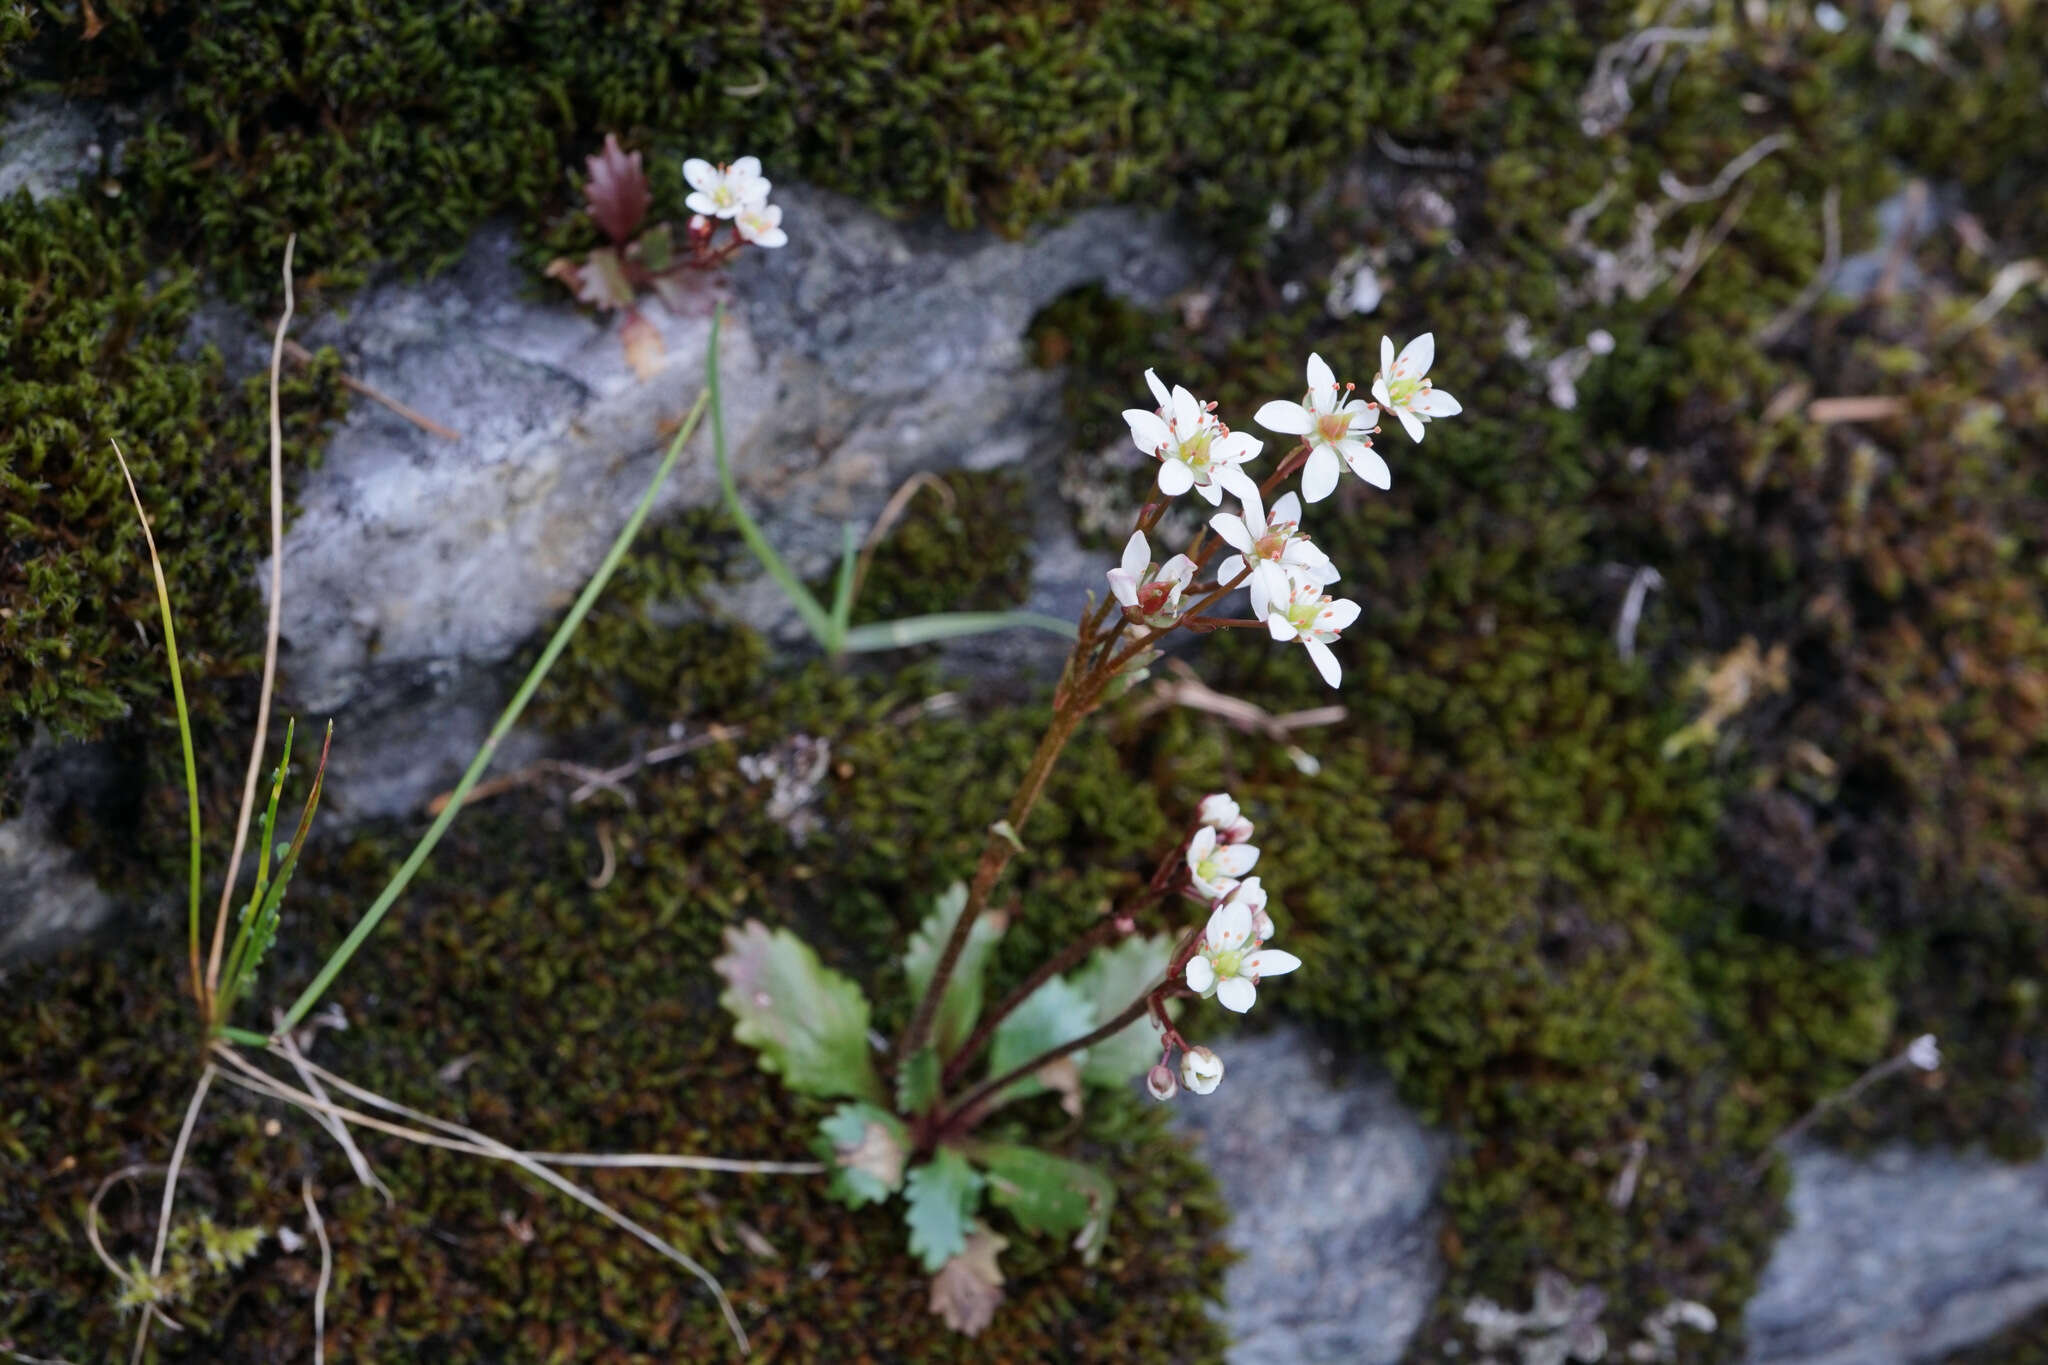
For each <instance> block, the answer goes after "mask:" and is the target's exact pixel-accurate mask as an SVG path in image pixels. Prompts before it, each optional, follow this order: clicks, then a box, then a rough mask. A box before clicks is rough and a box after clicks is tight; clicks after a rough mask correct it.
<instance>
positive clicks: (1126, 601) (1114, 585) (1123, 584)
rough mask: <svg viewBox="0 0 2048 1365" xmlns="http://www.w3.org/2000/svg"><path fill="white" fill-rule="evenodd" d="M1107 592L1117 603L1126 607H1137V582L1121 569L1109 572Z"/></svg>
mask: <svg viewBox="0 0 2048 1365" xmlns="http://www.w3.org/2000/svg"><path fill="white" fill-rule="evenodd" d="M1109 591H1110V595H1111V596H1113V597H1115V598H1116V600H1117V602H1118V603H1119V604H1121V605H1123V606H1126V607H1135V606H1137V605H1138V580H1137V579H1136V578H1134V577H1133V576H1131V575H1130V574H1128V573H1125V572H1124V571H1123V570H1122V569H1111V570H1110V571H1109Z"/></svg>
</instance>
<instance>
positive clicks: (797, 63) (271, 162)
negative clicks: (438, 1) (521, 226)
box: [31, 0, 1492, 294]
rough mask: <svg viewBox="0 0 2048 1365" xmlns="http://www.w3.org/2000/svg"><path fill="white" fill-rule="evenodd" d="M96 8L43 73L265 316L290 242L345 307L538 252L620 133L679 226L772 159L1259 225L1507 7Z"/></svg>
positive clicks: (320, 1)
mask: <svg viewBox="0 0 2048 1365" xmlns="http://www.w3.org/2000/svg"><path fill="white" fill-rule="evenodd" d="M95 8H96V9H97V11H98V12H99V14H100V15H101V16H102V17H103V18H104V19H105V20H106V28H105V31H103V32H101V33H100V34H98V36H96V37H94V38H92V39H91V40H89V41H82V40H81V38H80V35H79V34H78V32H77V30H76V29H75V28H74V27H73V24H75V23H76V17H75V16H72V17H69V18H68V19H67V20H65V21H57V20H52V21H51V22H49V23H48V24H47V25H46V26H45V31H44V34H43V36H42V39H41V40H40V41H39V42H38V43H37V44H35V45H34V46H33V47H32V48H31V61H32V62H33V63H34V64H35V66H36V67H38V68H40V71H41V74H43V75H44V76H45V77H46V78H51V79H56V80H59V81H61V82H62V83H63V85H64V86H65V87H67V88H68V89H70V90H73V91H76V92H79V93H83V94H105V95H111V96H115V97H117V98H130V97H136V96H141V97H145V98H147V99H149V100H150V101H152V102H153V103H154V104H155V105H156V107H155V108H154V109H153V110H152V116H151V118H150V119H149V121H148V124H147V126H146V130H145V131H144V133H143V134H142V135H141V136H140V137H139V138H138V139H136V140H135V141H134V142H132V143H131V144H129V147H128V149H127V152H126V159H127V167H128V169H127V171H126V172H125V175H124V182H125V184H126V186H127V194H128V198H129V199H130V200H132V201H133V202H135V203H137V204H139V205H141V206H142V207H143V211H144V212H145V213H146V214H147V215H148V216H149V218H150V220H151V222H152V223H154V224H158V225H161V226H162V228H163V229H164V231H165V232H166V233H167V234H168V235H170V236H171V237H173V238H174V239H176V240H180V241H189V242H193V243H195V244H199V245H203V247H204V248H205V249H206V251H207V252H208V254H209V256H210V259H211V263H212V264H213V266H214V268H215V270H216V272H217V273H218V275H219V276H220V277H221V278H223V279H224V280H225V281H226V282H227V283H229V284H230V286H231V287H232V288H233V289H234V290H235V291H236V292H238V293H242V294H248V293H252V292H256V291H259V290H267V289H269V288H270V287H272V286H271V284H270V281H269V279H268V276H267V274H266V271H267V269H268V267H266V266H262V265H261V264H260V263H262V262H267V261H270V260H273V259H275V257H276V255H277V253H278V250H279V248H280V247H281V246H282V241H283V236H284V234H285V233H286V232H287V231H292V230H296V231H297V232H298V233H299V234H300V250H301V254H302V257H303V259H304V260H305V261H306V262H307V264H308V266H309V268H310V269H312V270H315V271H318V272H321V278H323V279H324V280H325V281H326V282H329V283H339V282H343V281H346V280H352V279H355V278H358V277H359V276H360V274H361V272H362V271H363V269H364V268H365V267H367V266H368V265H369V264H370V263H372V262H373V261H376V260H388V259H396V260H399V261H402V262H405V263H407V264H412V265H421V264H427V263H431V262H434V261H438V260H445V259H446V258H447V257H448V256H449V255H450V254H452V253H453V252H455V251H457V250H459V249H460V247H461V245H462V243H463V241H464V239H465V238H466V237H467V235H468V233H469V232H470V230H471V229H472V228H473V227H475V225H476V224H477V223H479V222H481V221H482V220H483V219H485V218H486V217H489V216H491V215H493V214H499V213H508V212H509V213H511V214H513V215H515V216H516V217H517V218H518V219H519V220H520V221H522V222H524V223H527V224H529V225H531V226H535V227H539V226H540V225H541V224H542V223H543V222H544V221H545V220H546V219H548V218H549V217H550V216H553V215H559V214H562V213H564V212H565V211H567V210H569V209H570V208H571V207H572V206H573V188H572V185H571V182H570V179H569V178H568V177H567V176H565V175H564V173H563V171H564V167H565V165H569V164H572V159H573V158H575V157H579V156H581V155H584V154H587V153H588V152H590V151H591V150H593V149H594V148H595V147H596V146H597V145H598V143H599V142H600V141H601V140H602V138H603V135H604V134H605V133H607V132H616V133H619V134H620V135H621V136H622V137H624V138H626V139H628V140H629V141H631V142H633V143H635V144H637V145H639V146H642V147H644V148H647V149H650V150H652V151H653V152H654V153H655V155H653V156H651V157H650V158H649V163H650V168H651V169H652V170H653V171H654V172H655V176H656V190H657V200H656V204H657V208H658V209H660V210H662V211H665V212H671V213H673V212H675V211H677V210H678V209H679V208H680V198H681V180H680V172H679V159H680V157H682V156H684V155H691V154H696V155H709V156H731V155H734V154H737V153H740V152H751V153H753V154H755V155H758V156H761V157H762V158H763V159H764V160H765V161H766V163H767V165H768V168H769V172H770V174H771V175H773V176H775V177H776V178H784V177H787V178H792V179H801V180H804V181H807V182H809V183H812V184H816V185H822V186H825V187H828V188H832V189H838V190H844V191H847V192H850V193H854V194H858V195H861V196H863V197H865V198H868V199H870V200H871V201H873V202H875V203H877V204H880V205H882V206H884V207H890V208H904V209H909V208H943V209H944V210H945V211H946V213H947V214H948V216H949V217H950V218H951V219H952V220H953V221H954V222H956V223H966V222H968V221H970V220H978V219H985V220H988V221H991V222H993V223H996V224H998V225H1001V226H1004V227H1010V228H1015V227H1019V226H1021V225H1023V224H1025V223H1027V222H1030V221H1034V220H1037V219H1040V218H1043V217H1046V216H1047V215H1049V214H1053V213H1057V212H1059V211H1061V210H1062V209H1065V208H1068V207H1071V206H1073V205H1076V204H1080V203H1085V202H1089V201H1092V200H1100V199H1104V198H1111V197H1114V198H1126V197H1128V198H1140V199H1146V200H1154V199H1172V200H1174V201H1176V202H1178V203H1179V204H1181V205H1183V206H1185V207H1187V208H1189V209H1192V210H1197V211H1200V212H1203V213H1204V214H1206V215H1208V217H1209V218H1210V221H1213V222H1229V221H1233V220H1236V221H1245V220H1243V219H1241V218H1239V213H1238V209H1237V206H1238V205H1240V204H1243V203H1245V202H1248V201H1250V202H1260V203H1262V202H1263V199H1264V198H1267V197H1271V196H1272V195H1274V194H1281V193H1286V192H1288V191H1289V190H1290V189H1303V188H1306V187H1307V186H1309V185H1311V184H1313V183H1314V182H1315V181H1316V180H1318V179H1320V177H1321V176H1322V175H1323V174H1324V173H1325V171H1326V170H1327V168H1328V167H1329V166H1330V165H1332V164H1334V163H1336V162H1338V161H1340V160H1342V159H1343V158H1345V157H1347V156H1349V155H1352V154H1355V153H1356V152H1357V151H1359V150H1360V149H1362V148H1363V147H1364V146H1365V141H1366V133H1367V129H1368V128H1369V127H1371V126H1374V125H1389V124H1391V125H1393V126H1396V127H1403V128H1407V127H1417V126H1420V125H1421V124H1422V123H1423V122H1424V121H1425V120H1426V119H1427V117H1428V115H1429V113H1430V110H1431V108H1432V107H1433V105H1434V104H1435V103H1436V101H1437V100H1438V98H1439V97H1440V96H1441V95H1442V93H1443V91H1444V90H1445V88H1446V87H1447V86H1448V85H1449V84H1450V83H1451V82H1452V81H1453V79H1454V78H1455V74H1456V70H1457V61H1458V57H1459V54H1460V53H1461V52H1462V51H1463V50H1464V48H1465V46H1466V45H1467V44H1468V43H1469V42H1470V41H1471V39H1472V37H1473V35H1474V33H1475V32H1476V30H1477V29H1478V27H1479V26H1480V25H1481V24H1482V23H1483V22H1484V20H1485V19H1486V17H1487V15H1488V14H1489V12H1490V11H1491V9H1492V5H1491V4H1489V3H1487V2H1486V0H1458V3H1455V4H1451V5H1427V4H1419V3H1393V2H1392V0H1389V3H1386V4H1383V5H1381V6H1379V7H1378V9H1377V10H1376V11H1375V12H1374V14H1373V15H1372V16H1371V21H1370V22H1361V16H1360V15H1359V13H1358V11H1357V10H1356V9H1355V7H1352V6H1349V5H1344V4H1339V3H1335V2H1334V0H1319V2H1318V3H1315V4H1308V5H1302V4H1291V3H1277V2H1275V0H1262V2H1261V3H1258V4H1255V5H1251V6H1247V5H1245V4H1242V3H1229V4H1225V3H1219V2H1218V0H1201V3H1194V4H1184V5H1178V6H1175V7H1174V8H1173V9H1172V10H1171V11H1162V10H1160V9H1159V8H1158V7H1157V6H1151V5H1139V4H1128V3H1121V2H1120V0H1090V3H1087V4H1084V5H1082V6H1080V7H1079V8H1078V9H1077V8H1076V7H1073V6H1069V5H1064V4H1054V3H1047V2H1046V0H1019V2H1018V3H1013V4H1009V5H1005V6H1002V7H1000V8H993V9H980V10H949V9H946V8H944V7H937V8H935V7H933V6H931V5H929V4H927V3H924V2H923V0H888V3H883V4H878V5H871V6H865V7H860V8H858V9H855V10H849V9H848V8H847V7H846V6H845V5H842V4H837V3H832V0H804V2H803V3H798V4H786V3H778V4H772V5H769V4H762V3H759V0H721V3H718V4H713V5H705V4H697V3H691V4H683V3H677V2H676V0H639V2H637V3H632V4H627V5H611V6H599V5H587V4H578V5H566V6H532V5H524V4H509V5H492V6H484V7H463V8H458V9H448V8H446V7H443V6H437V5H424V4H413V5H397V6H376V7H365V6H360V5H354V4H347V3H338V2H337V0H293V3H289V4H283V5H277V4H257V3H252V2H250V0H234V2H232V3H226V4H220V3H212V4H205V5H197V4H168V5H167V4H163V3H159V2H158V0H148V2H147V3H143V2H141V0H106V2H105V3H103V4H100V5H98V6H96V7H95ZM1397 32H1398V33H1400V34H1401V35H1402V41H1401V42H1400V43H1398V44H1395V43H1389V42H1386V41H1383V36H1384V35H1386V34H1389V33H1397ZM1310 53H1312V54H1313V55H1314V60H1303V57H1304V54H1310ZM252 206H254V207H253V208H252ZM1249 221H1251V222H1256V221H1257V219H1256V218H1253V219H1250V220H1249ZM795 226H796V225H795V224H792V227H793V228H794V227H795Z"/></svg>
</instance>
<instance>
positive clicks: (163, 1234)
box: [122, 1062, 220, 1365]
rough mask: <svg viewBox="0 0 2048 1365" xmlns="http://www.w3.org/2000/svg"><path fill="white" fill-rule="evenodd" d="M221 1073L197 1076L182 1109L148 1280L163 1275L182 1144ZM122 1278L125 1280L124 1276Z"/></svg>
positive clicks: (145, 1320)
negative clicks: (195, 1082) (197, 1082)
mask: <svg viewBox="0 0 2048 1365" xmlns="http://www.w3.org/2000/svg"><path fill="white" fill-rule="evenodd" d="M218 1074H220V1073H219V1072H218V1071H217V1070H215V1068H214V1065H213V1063H211V1062H208V1063H207V1064H206V1069H205V1070H204V1071H201V1072H200V1073H199V1084H198V1085H195V1086H193V1087H192V1102H191V1103H190V1104H188V1105H186V1106H185V1122H184V1123H183V1124H181V1125H179V1128H178V1141H177V1143H176V1145H175V1146H173V1147H172V1148H171V1164H170V1166H169V1167H168V1168H166V1170H165V1171H164V1203H163V1210H162V1211H161V1212H160V1213H159V1214H158V1215H157V1221H156V1250H155V1251H154V1252H152V1253H151V1254H150V1258H149V1275H150V1278H151V1279H155V1278H156V1277H157V1276H159V1275H161V1274H163V1273H164V1246H165V1245H166V1244H167V1243H168V1242H169V1241H170V1237H171V1206H172V1204H173V1203H174V1202H175V1201H176V1199H177V1197H178V1173H179V1172H180V1171H181V1170H183V1169H184V1167H185V1144H186V1143H188V1142H190V1141H191V1140H192V1126H193V1125H194V1124H196V1123H198V1122H199V1107H200V1106H201V1105H203V1104H205V1103H206V1092H207V1091H208V1090H209V1089H211V1088H212V1086H213V1078H214V1077H215V1076H217V1075H218ZM122 1278H124V1279H125V1278H126V1276H123V1277H122ZM154 1316H155V1315H154V1314H152V1313H144V1314H143V1315H142V1324H141V1326H139V1327H137V1328H136V1329H135V1351H134V1354H132V1355H130V1356H129V1357H128V1359H129V1361H130V1365H135V1362H139V1361H140V1360H141V1359H142V1352H143V1350H144V1349H145V1348H147V1347H148V1345H149V1324H150V1319H151V1318H152V1317H154Z"/></svg>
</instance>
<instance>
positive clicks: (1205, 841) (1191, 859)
mask: <svg viewBox="0 0 2048 1365" xmlns="http://www.w3.org/2000/svg"><path fill="white" fill-rule="evenodd" d="M1215 848H1216V831H1215V830H1214V829H1213V828H1211V827H1210V826H1208V825H1204V826H1202V827H1201V828H1200V829H1198V830H1196V831H1195V833H1194V837H1193V838H1191V839H1189V840H1188V868H1189V870H1190V871H1192V870H1193V869H1194V866H1195V864H1196V863H1199V862H1201V861H1202V859H1204V858H1206V857H1208V856H1209V854H1210V853H1212V852H1213V851H1214V850H1215Z"/></svg>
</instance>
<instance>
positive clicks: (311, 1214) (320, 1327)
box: [299, 1120, 391, 1365]
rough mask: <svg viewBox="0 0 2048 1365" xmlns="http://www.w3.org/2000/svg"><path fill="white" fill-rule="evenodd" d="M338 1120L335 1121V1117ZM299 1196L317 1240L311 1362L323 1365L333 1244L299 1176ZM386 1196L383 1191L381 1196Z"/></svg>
mask: <svg viewBox="0 0 2048 1365" xmlns="http://www.w3.org/2000/svg"><path fill="white" fill-rule="evenodd" d="M337 1122H339V1120H337ZM299 1195H300V1197H301V1198H303V1199H304V1200H305V1201H306V1221H307V1222H308V1223H310V1224H312V1226H313V1235H314V1236H315V1237H317V1238H318V1239H319V1240H320V1283H319V1284H318V1285H316V1286H315V1287H314V1289H313V1365H327V1286H328V1285H329V1284H331V1283H333V1281H334V1247H333V1246H332V1245H331V1244H330V1243H329V1242H328V1240H327V1220H326V1219H325V1218H322V1217H321V1216H320V1206H319V1205H318V1204H317V1203H315V1202H314V1201H313V1181H312V1179H311V1178H310V1177H302V1178H301V1179H300V1181H299ZM384 1197H385V1198H386V1199H389V1198H390V1197H391V1196H390V1194H389V1192H387V1193H386V1194H385V1196H384Z"/></svg>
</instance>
